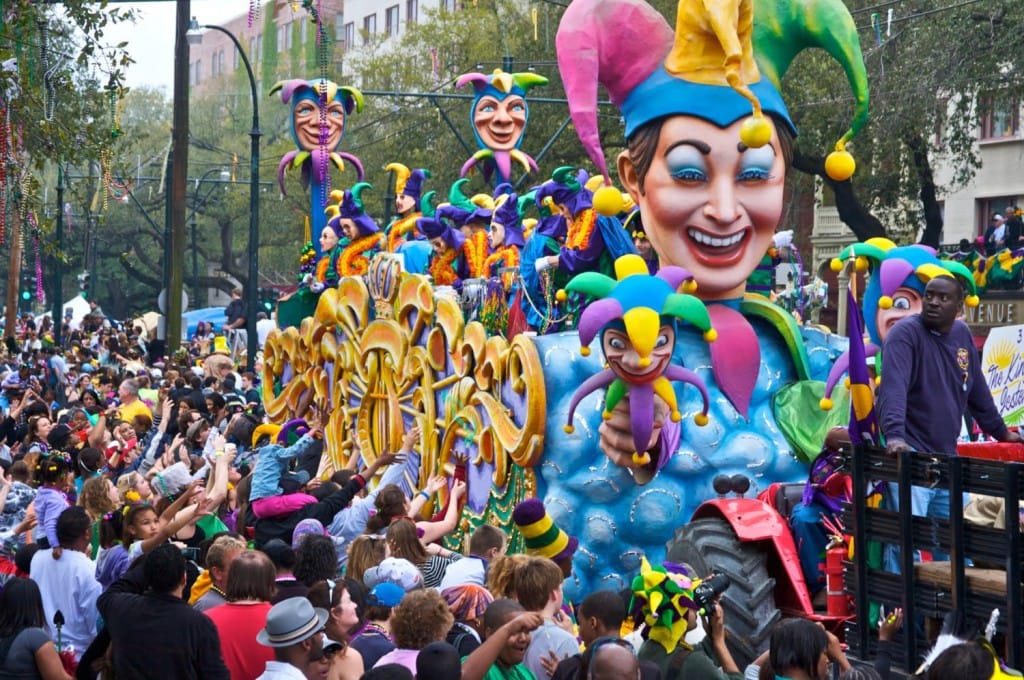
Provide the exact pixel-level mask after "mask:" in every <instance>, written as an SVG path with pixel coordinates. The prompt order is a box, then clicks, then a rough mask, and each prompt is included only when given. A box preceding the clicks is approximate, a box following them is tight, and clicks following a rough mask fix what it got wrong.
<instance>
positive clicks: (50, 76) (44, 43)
mask: <svg viewBox="0 0 1024 680" xmlns="http://www.w3.org/2000/svg"><path fill="white" fill-rule="evenodd" d="M38 26H39V67H40V70H41V71H42V73H43V118H45V119H46V120H47V121H52V120H53V111H54V108H55V107H56V105H57V102H56V100H57V96H56V89H57V88H56V86H55V85H54V84H53V81H54V78H55V77H56V75H57V67H58V66H59V65H60V63H59V62H55V63H54V64H50V47H49V39H50V31H49V29H48V28H47V25H46V20H41V21H39V23H38Z"/></svg>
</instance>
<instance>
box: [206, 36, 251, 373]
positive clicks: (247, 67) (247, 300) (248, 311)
mask: <svg viewBox="0 0 1024 680" xmlns="http://www.w3.org/2000/svg"><path fill="white" fill-rule="evenodd" d="M188 28H189V30H188V39H189V43H190V44H194V45H198V44H199V43H200V42H202V39H203V34H202V33H201V32H200V30H199V29H201V28H209V29H213V30H214V31H220V32H221V33H223V34H224V35H226V36H227V37H229V38H231V42H233V43H234V44H235V49H237V50H238V54H239V56H241V58H242V64H244V65H245V72H246V73H247V74H248V76H249V88H250V91H251V93H252V129H251V130H250V131H249V138H250V146H251V151H250V154H249V253H248V254H249V272H248V278H249V281H248V283H247V285H246V287H245V331H246V335H247V336H248V345H247V347H246V359H245V367H246V370H248V371H252V370H254V367H255V362H256V351H257V349H258V347H259V339H258V338H257V336H256V307H257V306H258V304H259V247H260V244H259V239H260V229H259V227H260V194H259V191H260V137H261V136H262V134H263V133H262V132H260V113H259V100H258V99H257V96H256V76H255V75H254V74H253V72H252V65H250V64H249V58H248V57H247V56H245V50H243V49H242V44H241V43H240V42H238V38H236V37H235V35H234V34H233V33H232V32H231V31H229V30H228V29H226V28H224V27H223V26H214V25H209V24H207V25H203V26H200V25H199V22H198V21H196V18H195V17H192V21H190V22H189V25H188Z"/></svg>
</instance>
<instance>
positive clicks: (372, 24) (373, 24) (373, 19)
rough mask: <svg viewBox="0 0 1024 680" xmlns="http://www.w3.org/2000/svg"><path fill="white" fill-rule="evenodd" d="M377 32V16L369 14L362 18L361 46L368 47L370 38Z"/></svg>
mask: <svg viewBox="0 0 1024 680" xmlns="http://www.w3.org/2000/svg"><path fill="white" fill-rule="evenodd" d="M376 32H377V15H376V14H370V15H369V16H365V17H363V44H364V45H369V44H370V38H372V37H373V34H374V33H376Z"/></svg>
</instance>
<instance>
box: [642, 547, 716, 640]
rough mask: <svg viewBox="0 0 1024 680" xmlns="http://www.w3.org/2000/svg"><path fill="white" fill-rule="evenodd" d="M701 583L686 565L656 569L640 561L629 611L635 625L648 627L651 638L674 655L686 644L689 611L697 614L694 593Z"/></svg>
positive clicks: (671, 563) (668, 564)
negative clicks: (676, 649)
mask: <svg viewBox="0 0 1024 680" xmlns="http://www.w3.org/2000/svg"><path fill="white" fill-rule="evenodd" d="M700 583H701V579H699V578H697V575H696V574H695V573H694V572H693V569H692V568H691V567H688V566H687V565H685V564H676V563H674V562H664V563H663V564H659V565H658V566H656V567H652V566H651V565H650V563H649V562H648V561H647V558H646V557H643V558H641V560H640V574H639V575H637V576H636V577H634V578H633V583H632V584H631V586H630V590H632V591H633V597H632V598H631V599H630V603H629V611H630V614H631V615H632V618H633V621H634V622H635V623H636V624H637V625H639V624H640V623H645V624H646V625H647V633H646V634H647V637H648V639H650V640H654V641H655V642H657V643H658V644H660V645H661V646H662V647H664V648H665V651H667V652H668V653H669V654H671V653H672V652H673V651H674V650H675V648H676V647H678V646H679V645H680V644H685V643H683V636H685V635H686V614H687V610H688V609H692V610H693V611H697V603H696V602H694V599H693V592H694V590H696V588H697V586H699V585H700Z"/></svg>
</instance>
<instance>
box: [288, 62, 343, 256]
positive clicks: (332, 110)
mask: <svg viewBox="0 0 1024 680" xmlns="http://www.w3.org/2000/svg"><path fill="white" fill-rule="evenodd" d="M277 92H280V94H281V102H282V103H284V104H289V105H290V106H291V108H292V117H291V132H292V139H293V140H294V141H295V145H296V146H298V147H299V148H298V149H296V150H295V151H289V152H288V153H286V154H285V155H284V157H283V158H282V159H281V163H280V165H278V168H277V183H278V185H279V186H280V187H281V193H282V194H286V193H287V192H286V191H285V186H284V173H285V171H286V170H291V169H294V168H301V172H302V174H301V177H300V181H301V182H302V188H303V189H308V188H309V186H310V184H312V185H313V190H312V191H311V192H310V201H311V208H310V216H311V217H310V219H311V221H312V224H311V227H312V233H314V234H319V233H320V232H321V231H322V230H323V228H324V225H325V224H326V223H327V217H326V215H325V213H324V208H326V207H327V204H328V191H329V189H328V185H329V183H330V177H329V175H328V169H329V167H330V166H331V165H334V166H335V167H336V168H337V169H338V170H339V171H344V169H345V163H344V161H348V162H349V163H351V164H352V165H353V166H354V167H355V169H356V174H357V176H358V179H359V180H360V181H362V179H363V165H362V163H360V162H359V159H358V158H356V157H355V156H353V155H351V154H348V153H344V152H340V151H337V148H338V146H339V145H340V144H341V140H342V138H343V137H344V135H345V121H346V119H347V117H348V116H349V115H351V114H352V113H353V112H355V113H358V112H360V111H362V110H363V95H362V93H361V92H360V91H359V90H357V89H356V88H354V87H343V86H341V85H338V84H337V83H334V82H331V81H329V80H323V79H317V80H301V79H292V80H282V81H280V82H278V83H276V84H275V85H274V86H273V87H272V88H270V94H275V93H277ZM314 247H316V246H315V244H314ZM322 252H323V251H322V250H318V251H317V255H318V256H319V255H320V254H321V253H322Z"/></svg>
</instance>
